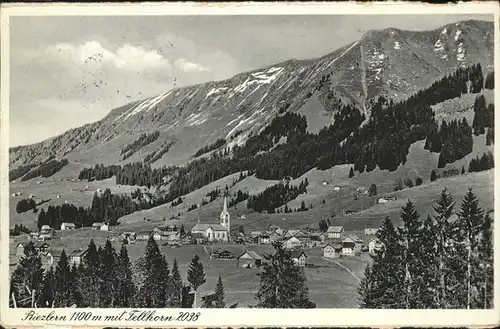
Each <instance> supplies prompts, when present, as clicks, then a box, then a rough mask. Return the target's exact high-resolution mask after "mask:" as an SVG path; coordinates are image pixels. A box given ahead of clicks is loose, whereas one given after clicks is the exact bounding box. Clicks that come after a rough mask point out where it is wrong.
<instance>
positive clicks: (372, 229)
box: [365, 227, 378, 235]
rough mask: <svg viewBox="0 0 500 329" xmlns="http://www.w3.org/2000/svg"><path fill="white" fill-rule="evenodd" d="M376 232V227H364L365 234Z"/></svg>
mask: <svg viewBox="0 0 500 329" xmlns="http://www.w3.org/2000/svg"><path fill="white" fill-rule="evenodd" d="M377 232H378V228H373V227H366V228H365V235H375V234H377Z"/></svg>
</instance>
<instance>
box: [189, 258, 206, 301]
mask: <svg viewBox="0 0 500 329" xmlns="http://www.w3.org/2000/svg"><path fill="white" fill-rule="evenodd" d="M187 275H188V276H187V280H188V282H189V284H190V285H191V288H193V290H194V294H195V295H194V307H195V308H196V294H197V292H198V288H199V287H201V286H202V285H203V284H204V283H205V282H206V281H207V280H206V279H205V270H204V269H203V264H202V263H201V262H200V257H199V256H198V255H194V256H193V259H191V262H190V263H189V269H188V273H187Z"/></svg>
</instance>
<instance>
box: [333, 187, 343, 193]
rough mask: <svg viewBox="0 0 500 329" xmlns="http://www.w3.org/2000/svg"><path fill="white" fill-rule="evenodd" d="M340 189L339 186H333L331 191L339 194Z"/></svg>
mask: <svg viewBox="0 0 500 329" xmlns="http://www.w3.org/2000/svg"><path fill="white" fill-rule="evenodd" d="M341 189H342V188H341V187H340V186H334V187H333V190H334V191H335V192H339V191H340V190H341Z"/></svg>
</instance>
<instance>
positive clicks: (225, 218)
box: [220, 196, 231, 236]
mask: <svg viewBox="0 0 500 329" xmlns="http://www.w3.org/2000/svg"><path fill="white" fill-rule="evenodd" d="M220 224H221V225H222V226H224V227H225V228H226V229H227V233H228V236H229V234H230V232H231V218H230V216H229V212H228V211H227V199H226V197H225V196H224V205H223V206H222V212H221V213H220Z"/></svg>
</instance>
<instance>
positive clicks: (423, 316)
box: [0, 2, 500, 327]
mask: <svg viewBox="0 0 500 329" xmlns="http://www.w3.org/2000/svg"><path fill="white" fill-rule="evenodd" d="M482 13H485V14H490V13H491V14H494V17H495V19H494V26H495V40H496V42H495V46H494V50H495V54H500V46H499V40H500V38H499V36H500V34H499V6H498V4H497V3H496V2H474V3H459V4H445V5H429V4H415V3H411V4H410V3H402V2H393V3H375V4H366V3H362V4H356V3H279V4H277V3H238V4H234V3H212V4H209V3H199V4H198V3H183V4H179V3H162V4H159V3H142V4H56V5H54V4H37V5H36V6H35V4H3V5H2V10H1V21H0V23H1V97H0V100H1V109H0V120H1V126H0V127H1V135H0V142H1V145H0V182H1V186H0V187H1V189H0V197H1V200H0V218H2V220H0V232H1V236H0V241H1V248H0V270H1V272H0V273H1V277H0V304H1V309H0V324H2V325H3V326H22V327H27V326H29V327H33V326H43V325H49V324H50V325H61V326H81V325H85V326H99V327H100V326H125V327H144V326H148V327H167V326H172V327H207V326H208V327H226V326H232V327H234V326H253V327H262V326H267V327H269V326H282V327H283V326H288V327H299V326H309V327H312V326H369V327H373V326H415V325H418V326H488V325H494V324H498V323H499V321H500V319H499V317H500V315H499V314H500V306H499V304H500V282H499V280H498V276H499V275H498V273H499V270H500V266H499V264H500V253H499V252H498V250H495V253H494V264H495V265H494V267H495V282H494V287H495V291H494V295H495V296H494V305H495V308H494V309H492V310H358V309H310V310H306V309H293V310H291V309H287V310H282V309H280V310H277V309H231V310H229V309H226V310H223V309H183V310H180V309H179V310H177V309H156V310H154V311H155V312H156V315H161V314H163V315H164V316H173V317H175V315H177V314H178V313H179V312H187V311H189V312H200V313H201V314H200V317H199V319H198V321H196V322H154V321H153V322H147V321H141V322H134V321H131V322H127V321H115V322H112V321H88V322H85V321H76V322H71V321H21V319H22V318H24V317H25V316H26V313H27V312H29V311H31V310H30V309H9V308H8V300H9V297H8V294H9V286H10V285H9V282H8V266H9V265H8V262H9V261H8V259H9V251H8V240H9V236H8V235H9V233H8V228H9V222H8V220H6V219H7V218H8V217H9V208H8V207H9V203H8V197H9V182H8V164H9V161H8V149H9V110H8V109H9V17H11V16H25V15H36V16H47V15H52V16H58V15H66V16H69V15H99V16H116V15H120V16H122V15H127V16H132V15H285V14H286V15H330V14H332V15H347V14H358V15H379V14H385V15H387V14H398V15H401V14H411V15H416V14H422V15H429V14H482ZM494 62H495V68H496V69H495V86H496V88H495V104H496V107H497V108H498V98H499V91H498V90H499V88H498V87H499V86H500V72H499V70H498V68H499V66H500V56H495V59H494ZM495 121H496V125H497V127H498V126H500V116H495ZM497 135H498V134H497ZM498 139H499V138H498V137H496V140H495V160H496V162H497V163H499V162H498V160H499V159H498V157H499V155H498V152H497V147H499V145H498V142H499V141H498ZM496 171H497V169H496V168H495V178H496ZM494 193H495V198H494V204H495V208H498V207H499V206H500V201H499V198H498V196H499V195H500V184H495V186H494ZM498 218H499V215H498V214H495V221H498ZM494 232H495V234H494V245H495V246H498V245H500V227H499V226H498V225H495V226H494ZM130 310H131V309H127V310H125V309H71V308H62V309H52V310H51V309H32V311H35V312H38V313H43V314H48V313H49V312H50V311H54V312H55V313H56V314H57V315H60V316H62V315H66V316H67V317H68V318H69V316H70V314H72V313H74V312H88V311H91V312H92V313H93V314H95V315H100V316H102V318H105V316H106V315H116V314H119V313H120V312H122V311H130ZM148 311H153V309H149V310H148Z"/></svg>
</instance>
